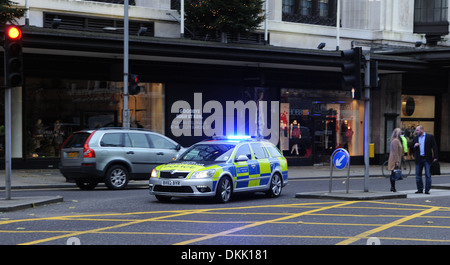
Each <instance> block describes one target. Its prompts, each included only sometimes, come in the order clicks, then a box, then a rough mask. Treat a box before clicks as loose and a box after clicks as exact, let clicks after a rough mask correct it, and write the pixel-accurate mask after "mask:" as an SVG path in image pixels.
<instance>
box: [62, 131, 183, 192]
mask: <svg viewBox="0 0 450 265" xmlns="http://www.w3.org/2000/svg"><path fill="white" fill-rule="evenodd" d="M183 151H184V148H182V147H181V146H180V145H179V144H178V143H176V142H174V141H173V140H171V139H169V138H167V137H165V136H163V135H161V134H158V133H155V132H152V131H149V130H144V129H133V128H132V129H123V128H102V129H98V130H83V131H79V132H75V133H74V134H72V135H71V136H70V137H69V138H68V139H67V140H66V141H65V142H64V144H63V146H62V149H61V163H60V165H59V170H60V171H61V173H62V174H63V176H64V177H65V178H66V180H67V181H68V182H75V183H76V184H77V186H78V187H79V188H80V189H83V190H90V189H94V188H95V187H96V186H97V184H98V183H99V182H104V183H105V184H106V186H107V187H108V188H110V189H123V188H125V187H126V186H127V184H128V181H129V180H148V179H149V177H150V173H151V172H152V169H153V168H155V167H156V166H157V165H160V164H165V163H168V162H170V161H172V160H174V159H175V158H176V156H177V155H178V154H180V153H182V152H183Z"/></svg>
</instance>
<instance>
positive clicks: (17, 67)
mask: <svg viewBox="0 0 450 265" xmlns="http://www.w3.org/2000/svg"><path fill="white" fill-rule="evenodd" d="M3 48H4V49H5V85H6V87H18V86H22V84H23V71H22V68H23V65H22V64H23V61H22V29H21V28H20V27H19V26H15V25H7V26H5V38H4V43H3Z"/></svg>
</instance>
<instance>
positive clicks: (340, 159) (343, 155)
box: [333, 149, 349, 170]
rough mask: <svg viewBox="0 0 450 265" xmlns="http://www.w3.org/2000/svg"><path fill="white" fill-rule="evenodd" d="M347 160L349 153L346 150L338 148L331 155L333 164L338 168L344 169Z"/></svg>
mask: <svg viewBox="0 0 450 265" xmlns="http://www.w3.org/2000/svg"><path fill="white" fill-rule="evenodd" d="M348 161H349V155H348V152H347V151H346V150H343V149H341V150H338V151H337V152H336V153H335V154H334V157H333V164H334V166H335V167H336V168H337V169H339V170H342V169H344V168H345V167H346V166H347V164H348Z"/></svg>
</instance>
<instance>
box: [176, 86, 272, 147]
mask: <svg viewBox="0 0 450 265" xmlns="http://www.w3.org/2000/svg"><path fill="white" fill-rule="evenodd" d="M193 103H194V104H193V105H191V104H189V102H187V101H185V100H178V101H176V102H174V103H173V104H172V106H171V113H173V114H176V117H175V118H174V119H173V120H172V123H171V125H170V130H171V133H172V134H173V135H174V136H175V137H180V136H206V137H211V136H213V135H224V133H225V135H250V136H262V137H264V138H267V139H268V140H269V141H270V142H272V143H273V144H275V145H277V144H278V140H279V127H278V126H279V123H280V111H279V109H280V104H279V102H278V101H271V102H270V110H269V107H268V102H267V101H263V100H260V101H254V100H249V101H247V102H245V103H244V102H243V101H241V100H239V101H226V102H225V104H224V105H225V106H224V105H223V104H222V103H221V102H219V101H216V100H210V101H207V102H203V95H202V93H194V102H193ZM269 120H270V125H271V126H270V128H269V122H268V121H269Z"/></svg>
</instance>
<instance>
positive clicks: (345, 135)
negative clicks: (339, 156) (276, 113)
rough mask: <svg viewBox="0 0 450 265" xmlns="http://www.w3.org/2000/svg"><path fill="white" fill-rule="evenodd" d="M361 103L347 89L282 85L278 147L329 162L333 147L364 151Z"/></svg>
mask: <svg viewBox="0 0 450 265" xmlns="http://www.w3.org/2000/svg"><path fill="white" fill-rule="evenodd" d="M363 119H364V104H363V102H362V101H358V100H352V99H351V96H350V92H347V91H327V90H307V89H281V104H280V150H281V151H282V152H283V154H284V156H286V157H288V158H291V159H294V160H295V159H299V160H304V161H306V162H305V164H308V163H314V164H318V163H324V162H329V159H330V155H331V154H332V153H333V151H334V150H335V149H336V148H345V149H347V150H348V151H349V153H350V155H351V156H362V155H363V148H364V145H363V137H364V121H363Z"/></svg>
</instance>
